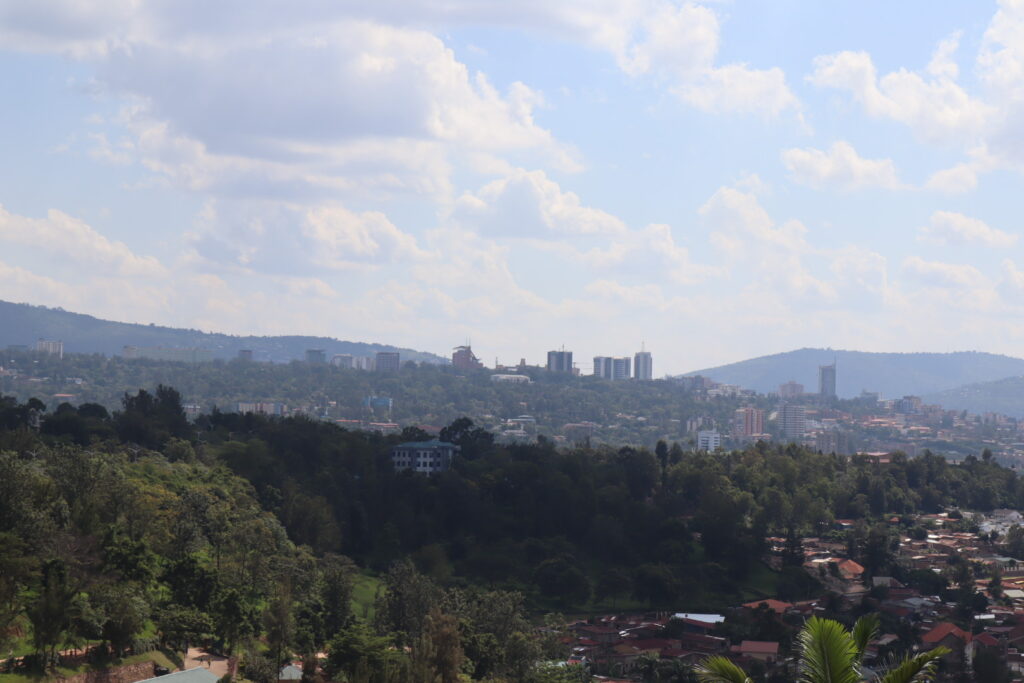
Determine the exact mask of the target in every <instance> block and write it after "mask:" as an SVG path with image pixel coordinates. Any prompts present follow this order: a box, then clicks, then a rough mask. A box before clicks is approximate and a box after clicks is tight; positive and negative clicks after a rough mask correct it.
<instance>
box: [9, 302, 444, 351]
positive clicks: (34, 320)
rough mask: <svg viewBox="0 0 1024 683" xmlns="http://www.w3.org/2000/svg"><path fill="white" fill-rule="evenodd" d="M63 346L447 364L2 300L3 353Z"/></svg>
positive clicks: (317, 341) (366, 347) (358, 345)
mask: <svg viewBox="0 0 1024 683" xmlns="http://www.w3.org/2000/svg"><path fill="white" fill-rule="evenodd" d="M40 338H45V339H53V340H61V341H63V342H64V350H65V351H66V352H68V353H102V354H105V355H108V356H115V355H120V354H121V350H122V348H123V347H125V346H167V347H201V348H205V349H209V350H210V351H211V352H212V353H213V357H214V358H234V357H236V356H237V355H238V351H239V350H240V349H252V351H253V353H254V357H255V358H256V360H264V361H266V360H270V361H275V362H287V361H290V360H294V359H298V358H303V357H305V353H306V350H307V349H324V351H326V353H327V358H328V360H329V359H330V358H331V356H332V355H334V354H337V353H350V354H352V355H353V356H372V355H373V354H374V353H376V352H378V351H398V352H399V353H400V354H401V358H402V360H403V361H406V360H414V361H417V362H428V363H443V362H444V361H445V359H444V358H442V357H440V356H437V355H435V354H432V353H426V352H423V351H415V350H413V349H403V348H398V347H395V346H389V345H386V344H368V343H363V342H350V341H340V340H338V339H332V338H329V337H304V336H283V337H251V336H250V337H240V336H234V335H228V334H217V333H213V332H202V331H200V330H186V329H180V328H174V327H161V326H158V325H137V324H134V323H119V322H112V321H110V320H101V319H99V318H94V317H92V316H91V315H82V314H81V313H70V312H68V311H65V310H63V309H60V308H47V307H45V306H30V305H28V304H15V303H10V302H8V301H0V349H5V348H7V347H8V346H19V345H29V346H31V345H32V344H34V343H35V342H36V340H37V339H40Z"/></svg>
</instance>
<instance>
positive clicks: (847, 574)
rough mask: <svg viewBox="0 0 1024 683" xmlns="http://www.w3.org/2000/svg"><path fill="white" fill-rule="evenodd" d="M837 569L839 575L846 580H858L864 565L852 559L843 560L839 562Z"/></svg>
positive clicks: (862, 572) (862, 573)
mask: <svg viewBox="0 0 1024 683" xmlns="http://www.w3.org/2000/svg"><path fill="white" fill-rule="evenodd" d="M837 569H838V570H839V576H841V577H843V578H844V579H845V580H847V581H859V580H860V577H861V576H863V575H864V567H862V566H860V565H859V564H857V563H856V562H854V561H853V560H843V561H842V562H840V563H839V566H838V567H837Z"/></svg>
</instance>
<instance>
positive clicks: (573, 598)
mask: <svg viewBox="0 0 1024 683" xmlns="http://www.w3.org/2000/svg"><path fill="white" fill-rule="evenodd" d="M533 582H534V583H535V584H536V585H537V587H538V588H540V592H541V594H542V595H544V596H545V597H548V598H554V599H555V600H557V601H558V602H559V603H560V604H562V605H565V606H572V605H576V606H580V605H583V604H585V603H586V602H587V600H588V599H589V598H590V581H589V580H588V579H587V576H586V574H584V573H583V572H582V571H580V569H579V567H577V566H576V565H575V563H574V562H573V561H572V558H568V557H555V558H552V559H550V560H544V561H543V562H541V563H540V565H539V566H538V567H537V570H536V571H535V572H534V574H533Z"/></svg>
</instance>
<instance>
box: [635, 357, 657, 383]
mask: <svg viewBox="0 0 1024 683" xmlns="http://www.w3.org/2000/svg"><path fill="white" fill-rule="evenodd" d="M633 373H634V374H633V376H634V377H636V378H637V379H639V380H642V381H645V382H646V381H649V380H652V379H654V365H653V364H652V362H651V352H650V351H637V353H636V355H634V356H633Z"/></svg>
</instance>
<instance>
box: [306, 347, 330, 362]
mask: <svg viewBox="0 0 1024 683" xmlns="http://www.w3.org/2000/svg"><path fill="white" fill-rule="evenodd" d="M306 362H307V363H309V364H310V365H322V364H324V363H326V362H327V352H326V351H324V350H323V349H306Z"/></svg>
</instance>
